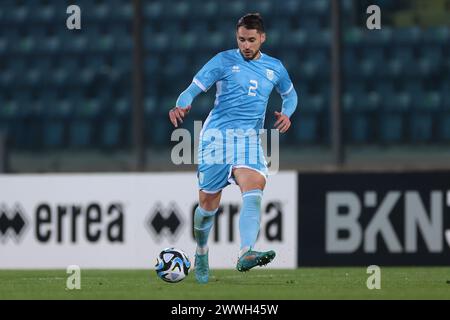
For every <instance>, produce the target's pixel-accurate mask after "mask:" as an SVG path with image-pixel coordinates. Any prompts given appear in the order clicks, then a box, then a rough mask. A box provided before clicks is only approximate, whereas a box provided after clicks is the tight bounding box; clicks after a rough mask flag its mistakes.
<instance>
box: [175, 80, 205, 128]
mask: <svg viewBox="0 0 450 320" xmlns="http://www.w3.org/2000/svg"><path fill="white" fill-rule="evenodd" d="M201 92H202V89H200V88H199V87H198V86H197V85H196V84H195V83H191V85H190V86H189V87H188V88H187V89H186V90H184V91H183V92H182V93H181V94H180V96H179V97H178V99H177V102H176V103H175V107H174V108H172V109H171V110H170V111H169V118H170V122H172V124H173V125H174V126H175V128H177V127H178V123H183V118H184V117H185V116H186V114H188V113H189V110H191V105H192V101H194V99H195V97H196V96H198V95H199V94H200V93H201Z"/></svg>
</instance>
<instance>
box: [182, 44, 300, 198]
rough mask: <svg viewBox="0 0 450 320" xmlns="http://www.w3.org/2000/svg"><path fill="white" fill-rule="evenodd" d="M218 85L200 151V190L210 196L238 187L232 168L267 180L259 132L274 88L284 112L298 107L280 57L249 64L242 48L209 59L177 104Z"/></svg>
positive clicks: (265, 56) (287, 113)
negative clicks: (249, 172) (228, 187)
mask: <svg viewBox="0 0 450 320" xmlns="http://www.w3.org/2000/svg"><path fill="white" fill-rule="evenodd" d="M214 84H216V99H215V102H214V107H213V108H212V110H211V112H210V113H209V115H208V117H207V119H206V120H205V122H204V124H203V128H202V131H201V133H200V137H199V138H200V139H199V149H198V161H199V165H198V179H199V188H200V190H203V191H204V192H207V193H216V192H218V191H220V190H222V189H223V188H224V187H225V186H227V185H228V184H230V183H235V181H234V178H233V175H232V170H233V168H249V169H252V170H255V171H257V172H259V173H260V174H261V175H263V176H264V177H267V175H268V168H267V163H266V160H265V157H264V152H263V150H262V146H261V141H260V138H259V133H260V129H263V126H264V118H265V113H266V107H267V102H268V100H269V97H270V94H271V92H272V90H273V89H274V88H275V89H276V90H277V91H278V93H279V94H280V95H281V97H282V98H283V107H282V110H281V111H282V113H283V114H285V115H287V116H288V117H290V116H291V115H292V113H293V112H294V110H295V108H296V106H297V94H296V92H295V89H294V86H293V84H292V81H291V79H290V78H289V75H288V73H287V71H286V69H285V68H284V66H283V64H282V63H281V62H280V61H279V60H278V59H275V58H272V57H270V56H268V55H266V54H263V53H261V55H260V57H259V59H257V60H246V59H244V58H243V56H242V55H241V53H240V52H239V50H238V49H233V50H228V51H223V52H220V53H218V54H217V55H216V56H214V57H213V58H212V59H211V60H210V61H208V63H207V64H206V65H205V66H203V68H202V69H201V70H200V71H199V72H198V73H197V74H196V75H195V77H194V79H193V83H192V84H191V85H190V86H189V88H188V89H186V90H185V91H184V92H183V93H182V94H181V95H180V97H179V98H178V100H177V103H176V105H177V106H178V107H180V108H186V107H187V106H189V105H191V103H192V101H193V99H194V98H195V97H196V96H197V95H198V94H199V93H200V92H201V91H200V90H202V91H204V92H206V91H208V89H209V88H210V87H212V86H213V85H214Z"/></svg>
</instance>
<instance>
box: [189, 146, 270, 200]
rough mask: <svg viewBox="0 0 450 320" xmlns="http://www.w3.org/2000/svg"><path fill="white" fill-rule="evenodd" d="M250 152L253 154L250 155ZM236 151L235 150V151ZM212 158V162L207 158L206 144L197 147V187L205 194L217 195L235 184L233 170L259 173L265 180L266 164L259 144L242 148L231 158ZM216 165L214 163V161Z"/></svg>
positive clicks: (220, 156)
mask: <svg viewBox="0 0 450 320" xmlns="http://www.w3.org/2000/svg"><path fill="white" fill-rule="evenodd" d="M249 150H252V151H253V153H250V152H249ZM235 151H236V150H235ZM225 153H226V152H224V155H223V156H222V155H219V156H218V157H214V159H213V161H211V158H208V157H209V156H210V155H211V152H210V150H208V144H206V145H202V146H200V147H199V153H198V155H199V159H201V160H199V165H198V169H197V177H198V187H199V189H200V190H202V191H203V192H206V193H211V194H213V193H217V192H219V191H221V190H222V189H223V188H225V187H226V186H228V185H229V184H232V183H233V184H236V181H235V179H234V177H233V169H234V168H248V169H251V170H255V171H256V172H258V173H260V174H261V175H262V176H263V177H264V178H266V179H267V176H268V169H267V162H266V159H265V157H264V153H263V151H262V147H261V145H260V144H258V145H255V146H253V147H250V148H249V147H248V146H247V147H244V148H242V150H239V151H236V152H235V153H234V155H233V157H229V156H228V157H227V155H226V154H225ZM214 160H217V161H216V162H217V163H214V162H215V161H214ZM221 160H222V161H221Z"/></svg>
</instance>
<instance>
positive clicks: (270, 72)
mask: <svg viewBox="0 0 450 320" xmlns="http://www.w3.org/2000/svg"><path fill="white" fill-rule="evenodd" d="M193 83H195V84H196V85H197V86H198V87H199V88H200V89H202V90H203V91H205V92H206V91H207V90H208V89H209V88H210V87H211V86H212V85H213V84H216V100H215V102H214V108H213V109H212V110H211V112H210V113H209V116H208V118H207V119H206V121H205V123H204V125H203V130H202V132H204V130H207V129H210V128H214V129H219V130H221V131H224V130H226V129H242V130H244V131H247V130H248V129H253V130H255V131H256V132H258V130H259V129H262V128H263V125H264V117H265V113H266V107H267V101H268V100H269V96H270V93H271V92H272V90H273V88H274V87H275V88H276V90H277V91H278V92H279V93H280V95H282V96H283V95H287V94H289V93H290V92H291V91H292V90H293V88H294V86H293V84H292V81H291V79H290V78H289V75H288V73H287V71H286V69H285V68H284V66H283V64H282V63H281V62H280V60H278V59H275V58H272V57H270V56H268V55H266V54H263V53H261V56H260V58H259V59H257V60H245V59H244V58H243V57H242V55H241V53H240V52H239V50H238V49H232V50H227V51H223V52H220V53H218V54H217V55H216V56H214V57H213V58H212V59H211V60H210V61H209V62H208V63H207V64H206V65H205V66H204V67H203V68H202V69H201V70H200V71H199V72H198V73H197V74H196V75H195V77H194V80H193ZM288 116H290V115H288Z"/></svg>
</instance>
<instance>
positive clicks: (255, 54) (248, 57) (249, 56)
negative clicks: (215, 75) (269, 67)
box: [241, 49, 259, 60]
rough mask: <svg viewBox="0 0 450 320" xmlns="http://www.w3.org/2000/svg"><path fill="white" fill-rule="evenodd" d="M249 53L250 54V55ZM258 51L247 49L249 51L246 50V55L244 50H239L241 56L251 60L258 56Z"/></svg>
mask: <svg viewBox="0 0 450 320" xmlns="http://www.w3.org/2000/svg"><path fill="white" fill-rule="evenodd" d="M250 53H251V55H250ZM258 53H259V49H258V50H255V51H251V50H249V52H247V54H248V55H246V53H245V50H243V51H241V54H242V56H243V57H244V59H245V60H253V59H255V58H256V57H257V56H258Z"/></svg>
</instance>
